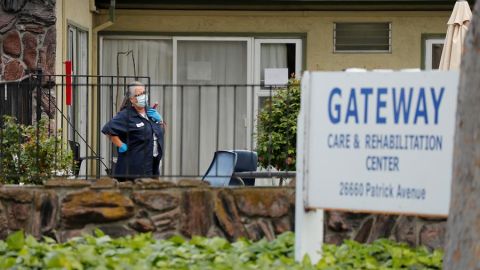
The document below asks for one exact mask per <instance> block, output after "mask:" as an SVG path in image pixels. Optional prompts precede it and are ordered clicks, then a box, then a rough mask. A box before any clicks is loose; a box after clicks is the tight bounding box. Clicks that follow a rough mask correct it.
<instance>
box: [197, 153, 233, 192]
mask: <svg viewBox="0 0 480 270" xmlns="http://www.w3.org/2000/svg"><path fill="white" fill-rule="evenodd" d="M236 163H237V154H236V153H234V152H231V151H216V152H215V155H214V156H213V160H212V163H210V167H208V170H207V172H206V173H205V175H204V176H203V178H202V181H207V182H209V183H210V185H211V186H214V187H225V186H228V185H229V184H230V179H231V178H232V174H233V172H234V169H235V164H236Z"/></svg>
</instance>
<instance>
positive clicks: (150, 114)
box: [147, 108, 162, 123]
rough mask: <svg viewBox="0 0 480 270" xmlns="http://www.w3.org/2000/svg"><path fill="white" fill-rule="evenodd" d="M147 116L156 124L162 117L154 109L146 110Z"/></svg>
mask: <svg viewBox="0 0 480 270" xmlns="http://www.w3.org/2000/svg"><path fill="white" fill-rule="evenodd" d="M147 115H148V117H150V118H151V119H152V120H154V121H155V122H157V123H159V122H161V121H162V116H161V115H160V114H159V113H158V112H157V110H155V109H152V108H150V109H148V110H147Z"/></svg>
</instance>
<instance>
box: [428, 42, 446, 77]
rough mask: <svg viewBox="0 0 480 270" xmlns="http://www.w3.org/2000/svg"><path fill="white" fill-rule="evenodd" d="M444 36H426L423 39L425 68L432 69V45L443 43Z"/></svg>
mask: <svg viewBox="0 0 480 270" xmlns="http://www.w3.org/2000/svg"><path fill="white" fill-rule="evenodd" d="M444 43H445V39H444V38H427V39H425V70H432V53H433V50H432V46H433V45H436V44H441V45H443V44H444Z"/></svg>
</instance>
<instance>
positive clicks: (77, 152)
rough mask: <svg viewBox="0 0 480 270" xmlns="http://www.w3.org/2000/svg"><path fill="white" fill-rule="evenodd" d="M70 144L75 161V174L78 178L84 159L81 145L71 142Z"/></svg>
mask: <svg viewBox="0 0 480 270" xmlns="http://www.w3.org/2000/svg"><path fill="white" fill-rule="evenodd" d="M68 144H69V145H70V149H71V150H72V154H73V161H74V168H73V174H74V175H75V176H78V174H79V173H80V165H81V163H82V159H81V158H80V144H79V143H77V142H75V141H70V140H69V141H68Z"/></svg>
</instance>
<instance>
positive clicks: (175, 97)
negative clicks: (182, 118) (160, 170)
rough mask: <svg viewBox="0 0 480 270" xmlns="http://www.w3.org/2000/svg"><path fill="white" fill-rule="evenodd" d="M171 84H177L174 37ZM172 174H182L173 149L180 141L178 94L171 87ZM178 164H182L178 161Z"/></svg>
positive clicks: (175, 42)
mask: <svg viewBox="0 0 480 270" xmlns="http://www.w3.org/2000/svg"><path fill="white" fill-rule="evenodd" d="M172 84H173V85H176V84H177V38H176V37H174V38H173V39H172ZM172 103H173V104H172V125H171V127H172V146H171V148H172V162H171V164H172V174H174V175H176V174H179V175H180V174H181V173H182V172H181V171H180V166H179V165H180V164H179V162H177V159H178V157H179V154H180V153H179V152H180V151H176V150H177V149H176V148H174V146H177V145H178V143H179V142H181V141H182V139H181V138H180V140H179V139H178V134H179V127H180V125H178V124H177V123H179V121H178V118H179V117H178V114H177V103H178V93H177V88H176V87H172ZM180 162H182V161H181V160H180Z"/></svg>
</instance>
